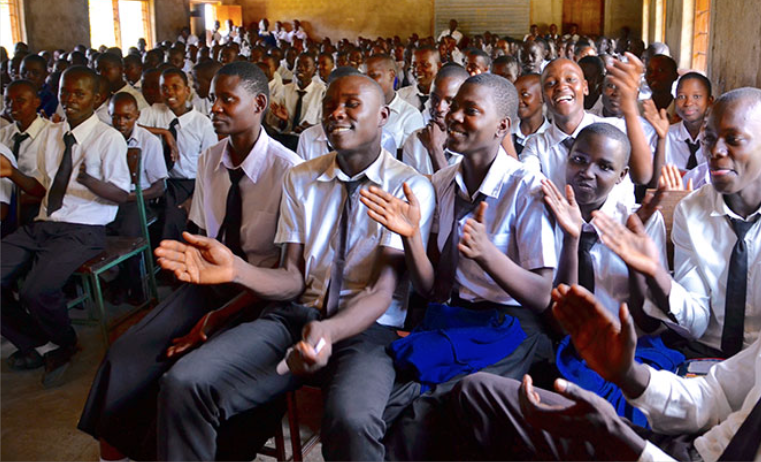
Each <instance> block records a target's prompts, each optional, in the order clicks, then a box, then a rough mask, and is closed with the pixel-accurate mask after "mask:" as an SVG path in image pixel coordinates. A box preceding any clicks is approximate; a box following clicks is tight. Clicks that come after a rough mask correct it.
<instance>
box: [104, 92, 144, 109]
mask: <svg viewBox="0 0 761 462" xmlns="http://www.w3.org/2000/svg"><path fill="white" fill-rule="evenodd" d="M117 103H128V104H132V105H134V106H135V109H139V108H138V106H137V100H136V99H135V97H134V96H132V95H131V94H129V93H127V92H126V91H120V92H119V93H115V94H114V96H113V97H111V102H110V103H109V104H113V105H116V104H117Z"/></svg>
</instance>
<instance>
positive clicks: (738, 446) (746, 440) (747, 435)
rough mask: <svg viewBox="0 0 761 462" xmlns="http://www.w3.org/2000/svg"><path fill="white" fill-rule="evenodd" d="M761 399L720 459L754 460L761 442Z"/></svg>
mask: <svg viewBox="0 0 761 462" xmlns="http://www.w3.org/2000/svg"><path fill="white" fill-rule="evenodd" d="M759 435H761V399H759V400H758V402H756V405H755V406H753V409H752V410H751V411H750V414H748V417H746V418H745V422H743V423H742V425H740V428H738V429H737V433H735V436H733V437H732V439H731V440H729V444H728V445H727V447H726V448H724V452H723V453H722V454H721V456H720V457H719V461H720V462H722V461H725V460H753V459H754V458H755V457H756V453H757V452H758V446H759V444H761V438H759Z"/></svg>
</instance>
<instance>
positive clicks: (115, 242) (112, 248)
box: [69, 148, 158, 345]
mask: <svg viewBox="0 0 761 462" xmlns="http://www.w3.org/2000/svg"><path fill="white" fill-rule="evenodd" d="M127 164H128V165H129V171H130V177H131V182H132V184H133V185H135V195H136V196H137V198H136V199H137V200H136V203H137V208H138V216H139V217H140V224H141V228H142V234H143V235H142V237H123V236H108V237H107V238H106V248H105V250H104V251H103V252H101V253H100V255H98V256H96V257H95V258H92V259H90V260H89V261H87V262H85V263H84V264H83V265H82V266H80V267H79V269H78V270H77V271H76V272H75V273H74V274H75V275H76V276H79V277H81V278H82V283H83V288H84V294H82V295H80V296H79V297H77V299H76V300H74V301H73V303H74V304H76V303H81V302H82V301H84V300H87V299H89V301H90V302H91V303H94V304H95V306H96V308H97V310H98V314H97V317H95V316H94V315H93V314H92V310H91V311H90V313H89V315H88V319H87V320H84V323H86V324H93V323H95V322H98V323H99V324H100V327H101V331H102V333H103V339H104V341H105V343H106V345H108V344H109V338H108V320H107V319H106V307H105V302H104V300H103V290H102V287H101V282H100V276H101V275H102V274H103V273H105V272H106V271H108V270H110V269H111V268H113V267H115V266H116V265H118V264H120V263H122V262H124V261H126V260H128V259H130V258H134V257H140V258H141V259H142V265H141V266H140V273H141V279H142V280H143V281H145V280H146V277H147V279H148V286H149V289H150V295H149V297H148V300H147V301H146V303H144V304H143V305H141V306H139V307H136V308H135V309H134V310H131V311H130V312H128V313H126V314H125V315H124V316H122V317H121V318H120V319H119V321H118V322H117V323H116V324H119V322H121V321H123V320H124V319H126V318H127V317H129V316H130V315H132V314H133V313H135V312H136V311H138V310H140V309H142V308H144V307H145V306H146V305H149V306H155V305H156V304H158V288H157V286H156V278H155V273H154V269H153V266H154V265H153V254H152V251H151V240H150V235H149V234H148V221H147V217H146V211H145V202H144V201H143V190H142V188H141V186H140V177H141V174H142V153H141V149H140V148H129V149H128V150H127ZM69 305H70V307H71V305H72V302H70V303H69Z"/></svg>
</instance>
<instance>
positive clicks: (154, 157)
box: [142, 134, 169, 185]
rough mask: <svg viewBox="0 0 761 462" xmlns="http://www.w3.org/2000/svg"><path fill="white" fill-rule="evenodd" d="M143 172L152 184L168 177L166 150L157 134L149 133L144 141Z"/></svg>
mask: <svg viewBox="0 0 761 462" xmlns="http://www.w3.org/2000/svg"><path fill="white" fill-rule="evenodd" d="M142 148H143V174H144V175H145V179H146V180H148V183H150V184H151V185H152V184H153V183H155V182H157V181H159V180H163V179H164V178H166V177H168V176H169V174H168V173H167V171H166V162H165V161H164V151H163V148H162V147H161V142H160V141H159V140H158V138H156V137H155V136H153V135H151V134H148V135H147V136H146V137H145V139H144V142H143V146H142Z"/></svg>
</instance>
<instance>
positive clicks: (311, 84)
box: [293, 77, 317, 94]
mask: <svg viewBox="0 0 761 462" xmlns="http://www.w3.org/2000/svg"><path fill="white" fill-rule="evenodd" d="M315 88H317V85H316V84H315V81H314V80H313V79H312V80H309V85H307V86H306V87H305V88H304V89H303V90H302V89H301V88H300V87H299V83H298V82H297V81H296V78H295V77H294V79H293V89H294V90H295V91H305V92H307V94H309V93H312V91H313V90H314V89H315Z"/></svg>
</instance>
